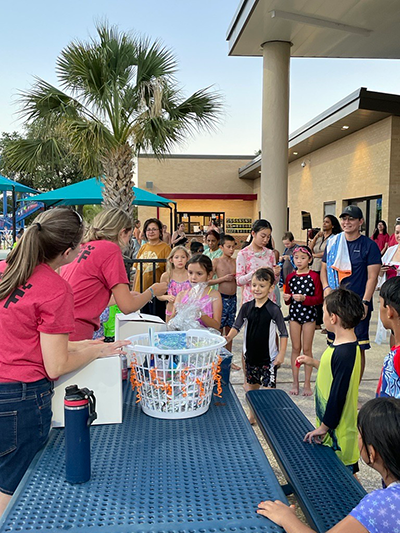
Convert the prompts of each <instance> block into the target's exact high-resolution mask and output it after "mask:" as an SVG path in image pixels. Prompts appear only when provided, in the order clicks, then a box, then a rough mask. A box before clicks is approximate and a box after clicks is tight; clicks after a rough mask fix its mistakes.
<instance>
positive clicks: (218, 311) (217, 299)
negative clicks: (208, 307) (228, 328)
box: [200, 291, 222, 329]
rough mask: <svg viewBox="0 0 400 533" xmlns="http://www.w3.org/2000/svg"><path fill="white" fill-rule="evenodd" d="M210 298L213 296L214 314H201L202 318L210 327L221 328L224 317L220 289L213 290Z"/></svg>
mask: <svg viewBox="0 0 400 533" xmlns="http://www.w3.org/2000/svg"><path fill="white" fill-rule="evenodd" d="M210 298H212V300H213V301H212V307H213V316H212V318H211V317H210V316H208V315H201V317H200V318H201V320H202V322H204V324H205V325H206V326H207V327H208V328H214V329H219V328H220V327H221V318H222V298H221V295H220V293H219V292H218V291H211V292H210Z"/></svg>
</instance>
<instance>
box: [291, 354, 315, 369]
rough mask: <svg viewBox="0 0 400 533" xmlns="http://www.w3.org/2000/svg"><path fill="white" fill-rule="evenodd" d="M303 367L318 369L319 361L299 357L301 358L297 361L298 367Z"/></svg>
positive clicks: (303, 356)
mask: <svg viewBox="0 0 400 533" xmlns="http://www.w3.org/2000/svg"><path fill="white" fill-rule="evenodd" d="M301 365H307V366H312V367H314V368H317V369H318V367H319V361H318V359H314V358H313V357H308V356H307V355H299V357H298V358H297V359H296V366H299V367H300V366H301Z"/></svg>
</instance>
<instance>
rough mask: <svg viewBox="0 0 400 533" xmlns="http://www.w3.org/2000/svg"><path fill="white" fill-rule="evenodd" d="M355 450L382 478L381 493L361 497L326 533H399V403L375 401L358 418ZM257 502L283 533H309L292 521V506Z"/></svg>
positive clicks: (305, 528)
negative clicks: (358, 451) (348, 512)
mask: <svg viewBox="0 0 400 533" xmlns="http://www.w3.org/2000/svg"><path fill="white" fill-rule="evenodd" d="M357 425H358V431H359V437H358V446H359V448H360V454H361V458H362V460H363V461H364V462H365V463H366V464H367V465H368V466H370V467H371V468H373V469H374V470H376V471H377V472H379V474H380V475H381V476H382V481H383V483H384V486H385V487H386V488H385V489H378V490H375V491H374V492H371V493H370V494H367V495H366V496H364V498H363V499H362V500H361V501H360V503H359V504H358V505H357V506H356V507H355V508H354V509H353V510H352V511H351V512H350V514H349V515H348V516H346V518H344V519H343V520H341V521H340V522H339V523H338V524H336V525H335V526H334V527H333V528H332V529H330V530H329V532H328V533H396V532H399V531H400V400H398V399H396V398H375V399H374V400H370V401H369V402H367V403H366V404H365V405H364V406H363V407H362V408H361V410H360V412H359V414H358V422H357ZM292 507H293V508H291V507H288V506H287V505H285V504H284V503H282V502H280V501H275V502H268V501H267V502H261V503H260V504H259V506H258V511H257V512H258V514H261V515H263V516H266V517H267V518H269V519H270V520H272V521H273V522H275V523H276V524H278V525H279V526H282V527H283V528H284V530H285V531H286V533H309V532H312V531H313V530H312V529H311V528H309V527H308V526H306V525H305V524H303V523H302V522H300V520H299V519H298V518H297V517H296V515H295V511H294V506H292Z"/></svg>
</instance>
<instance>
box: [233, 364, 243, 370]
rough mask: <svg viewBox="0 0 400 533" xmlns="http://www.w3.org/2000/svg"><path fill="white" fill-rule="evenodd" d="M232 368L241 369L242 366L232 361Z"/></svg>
mask: <svg viewBox="0 0 400 533" xmlns="http://www.w3.org/2000/svg"><path fill="white" fill-rule="evenodd" d="M231 369H232V370H241V367H240V366H239V365H235V363H231Z"/></svg>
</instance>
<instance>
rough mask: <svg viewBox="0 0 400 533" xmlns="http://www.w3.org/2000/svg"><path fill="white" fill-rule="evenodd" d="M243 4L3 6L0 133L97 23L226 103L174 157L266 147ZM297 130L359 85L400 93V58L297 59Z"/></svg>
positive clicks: (189, 88)
mask: <svg viewBox="0 0 400 533" xmlns="http://www.w3.org/2000/svg"><path fill="white" fill-rule="evenodd" d="M238 5H239V0H201V1H195V0H151V1H150V0H112V1H111V2H110V0H79V1H78V0H68V2H59V1H54V0H52V1H51V2H50V1H48V0H36V2H32V0H14V1H13V2H5V0H3V1H2V2H1V22H2V24H1V28H2V32H1V44H0V65H1V83H0V133H1V132H12V131H22V127H23V123H22V122H21V120H19V118H18V114H17V111H18V92H19V91H25V90H28V89H29V88H30V87H31V85H32V83H33V80H34V76H38V77H40V78H42V79H44V80H46V81H48V82H50V83H52V84H54V85H57V77H56V73H55V65H56V60H57V57H58V55H59V53H60V51H61V50H62V49H63V48H64V47H65V46H67V45H68V44H69V43H70V42H71V41H73V40H81V41H87V40H89V38H90V36H94V35H95V24H96V23H97V22H99V21H103V20H108V22H109V23H110V24H115V25H117V26H118V27H119V28H120V30H123V31H129V32H134V33H137V34H140V35H142V36H148V37H149V38H151V39H154V40H155V39H158V40H161V41H162V43H163V44H164V45H165V46H167V47H168V48H170V49H171V50H172V51H173V52H174V54H175V56H176V58H177V60H178V66H179V70H178V72H177V74H176V77H177V79H178V82H179V84H180V86H181V87H182V89H183V92H184V94H185V96H189V95H190V94H192V93H193V92H194V91H196V90H199V89H202V88H205V87H208V86H212V88H213V89H214V90H216V91H218V92H219V93H220V94H221V95H222V98H223V103H224V112H223V117H222V119H221V122H220V125H219V126H218V129H217V130H216V131H214V132H211V133H210V132H203V133H199V134H196V135H195V137H193V138H189V139H188V140H187V142H185V144H184V145H180V146H179V147H177V148H176V149H175V150H174V151H175V153H186V154H226V155H231V154H237V155H252V154H254V153H255V152H256V151H257V150H258V149H259V148H260V147H261V96H262V59H261V58H250V57H229V56H228V43H227V41H226V33H227V30H228V27H229V25H230V22H231V21H232V18H233V16H234V14H235V12H236V9H237V7H238ZM290 72H291V86H290V125H289V131H290V132H292V131H295V130H296V129H298V128H300V127H301V126H302V125H303V124H305V123H306V122H308V121H309V120H311V119H312V118H313V117H315V116H316V115H318V114H319V113H322V112H323V111H324V110H325V109H327V108H328V107H330V106H332V105H333V104H335V103H336V102H338V101H339V100H341V99H342V98H344V97H346V96H347V95H348V94H350V93H352V92H353V91H355V90H356V89H358V88H359V87H367V88H368V89H369V90H374V91H382V92H387V93H394V94H400V61H395V60H338V59H301V58H293V59H292V60H291V71H290Z"/></svg>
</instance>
